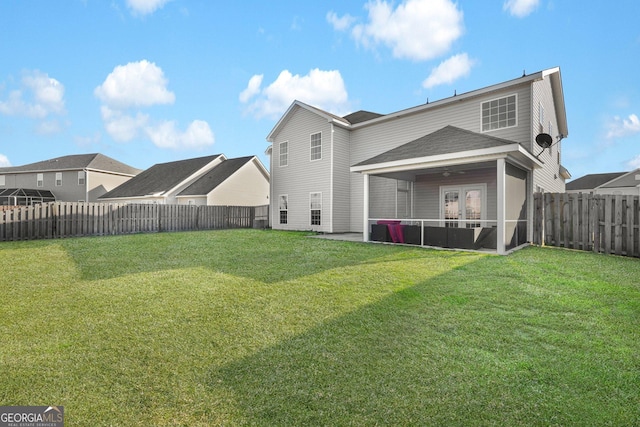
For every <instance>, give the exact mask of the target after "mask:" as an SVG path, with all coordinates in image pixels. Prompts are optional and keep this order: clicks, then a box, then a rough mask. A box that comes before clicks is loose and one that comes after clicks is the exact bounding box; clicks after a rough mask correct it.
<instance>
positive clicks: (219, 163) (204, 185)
mask: <svg viewBox="0 0 640 427" xmlns="http://www.w3.org/2000/svg"><path fill="white" fill-rule="evenodd" d="M100 200H101V201H104V202H119V203H159V204H183V205H227V206H261V205H267V204H269V172H268V171H267V169H266V168H265V167H264V166H263V165H262V163H261V162H260V160H259V159H258V158H257V157H256V156H247V157H240V158H236V159H227V158H226V157H225V156H224V154H216V155H212V156H206V157H198V158H193V159H186V160H178V161H175V162H168V163H159V164H156V165H154V166H152V167H150V168H149V169H147V170H145V171H143V172H142V173H140V174H139V175H137V176H136V177H135V178H133V179H131V180H130V181H127V182H125V183H124V184H122V185H121V186H119V187H117V188H115V189H113V190H112V191H110V192H108V193H106V194H104V195H103V196H102V197H100Z"/></svg>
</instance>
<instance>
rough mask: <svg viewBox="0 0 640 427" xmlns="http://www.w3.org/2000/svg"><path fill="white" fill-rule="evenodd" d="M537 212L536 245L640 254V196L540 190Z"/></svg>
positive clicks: (535, 208)
mask: <svg viewBox="0 0 640 427" xmlns="http://www.w3.org/2000/svg"><path fill="white" fill-rule="evenodd" d="M534 211H535V213H534V227H533V228H534V229H533V242H534V243H535V244H539V245H548V246H560V247H565V248H571V249H579V250H584V251H593V252H602V253H606V254H615V255H624V256H631V257H640V198H639V197H638V196H621V195H616V196H613V195H594V194H584V193H578V194H568V193H536V194H535V195H534Z"/></svg>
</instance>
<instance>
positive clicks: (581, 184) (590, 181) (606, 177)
mask: <svg viewBox="0 0 640 427" xmlns="http://www.w3.org/2000/svg"><path fill="white" fill-rule="evenodd" d="M625 173H626V172H609V173H592V174H589V175H585V176H583V177H580V178H578V179H574V180H573V181H571V182H568V183H567V185H566V187H565V188H566V189H567V190H593V189H594V188H596V187H599V186H601V185H603V184H606V183H607V182H609V181H611V180H613V179H616V178H618V177H620V176H622V175H624V174H625Z"/></svg>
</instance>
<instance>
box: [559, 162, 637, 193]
mask: <svg viewBox="0 0 640 427" xmlns="http://www.w3.org/2000/svg"><path fill="white" fill-rule="evenodd" d="M566 192H567V193H593V194H613V195H617V194H621V195H632V196H640V169H636V170H633V171H631V172H611V173H597V174H589V175H585V176H583V177H580V178H578V179H575V180H573V181H571V182H568V183H567V188H566Z"/></svg>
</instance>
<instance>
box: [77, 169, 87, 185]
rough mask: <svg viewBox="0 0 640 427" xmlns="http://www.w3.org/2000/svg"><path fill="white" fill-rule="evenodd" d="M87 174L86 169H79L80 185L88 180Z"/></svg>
mask: <svg viewBox="0 0 640 427" xmlns="http://www.w3.org/2000/svg"><path fill="white" fill-rule="evenodd" d="M85 180H86V175H85V172H84V171H78V185H84V183H85V182H86V181H85Z"/></svg>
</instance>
